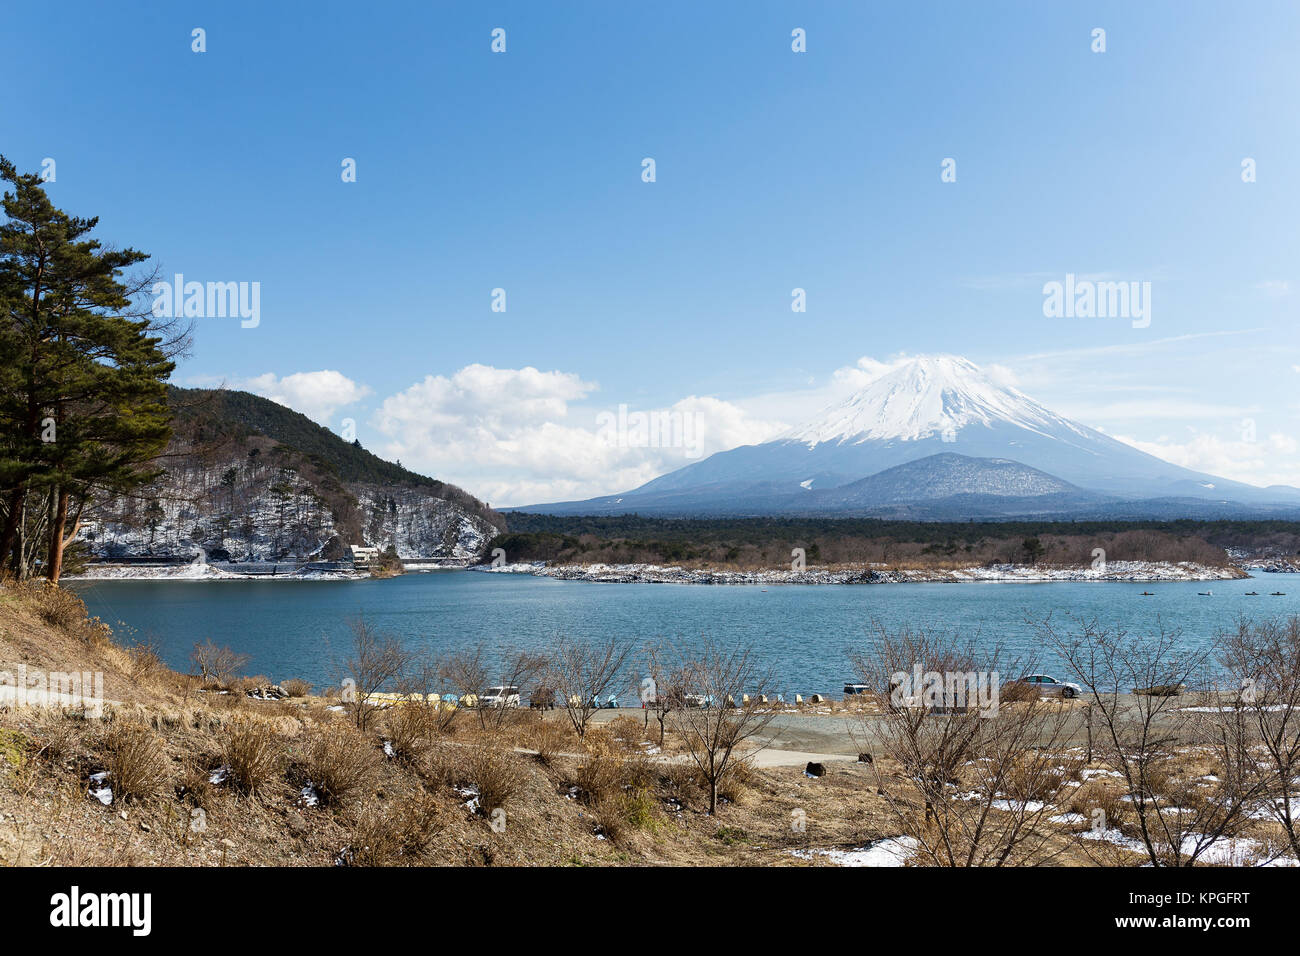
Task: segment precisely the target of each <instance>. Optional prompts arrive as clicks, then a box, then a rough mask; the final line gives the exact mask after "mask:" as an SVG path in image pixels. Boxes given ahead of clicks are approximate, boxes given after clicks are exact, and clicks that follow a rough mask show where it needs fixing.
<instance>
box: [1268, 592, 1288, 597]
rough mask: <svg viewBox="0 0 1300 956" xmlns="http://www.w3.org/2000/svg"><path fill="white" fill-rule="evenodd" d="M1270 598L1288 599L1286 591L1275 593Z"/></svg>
mask: <svg viewBox="0 0 1300 956" xmlns="http://www.w3.org/2000/svg"><path fill="white" fill-rule="evenodd" d="M1269 596H1270V597H1286V592H1285V591H1274V592H1273V593H1272V594H1271V595H1269Z"/></svg>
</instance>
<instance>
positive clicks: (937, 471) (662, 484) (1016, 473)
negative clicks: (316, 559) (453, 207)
mask: <svg viewBox="0 0 1300 956" xmlns="http://www.w3.org/2000/svg"><path fill="white" fill-rule="evenodd" d="M514 510H517V511H526V512H533V513H544V514H557V515H572V514H627V513H632V512H636V513H640V514H654V515H664V516H669V515H672V516H711V515H777V514H819V515H855V516H885V517H900V518H901V517H911V518H915V519H917V520H927V519H933V520H954V519H964V518H967V517H970V518H996V517H1024V516H1031V515H1040V516H1053V517H1067V516H1079V517H1084V516H1086V517H1093V518H1097V517H1198V518H1209V517H1233V516H1241V515H1248V514H1249V515H1261V516H1263V515H1272V516H1279V517H1280V516H1294V515H1300V489H1297V488H1292V487H1289V486H1280V485H1275V486H1271V487H1268V488H1259V487H1256V486H1254V485H1248V484H1245V483H1243V482H1238V481H1230V480H1228V479H1224V478H1218V477H1215V476H1214V475H1208V474H1203V473H1201V472H1196V471H1192V470H1190V469H1187V468H1182V467H1180V466H1178V465H1174V464H1171V463H1169V462H1167V461H1162V460H1161V459H1159V458H1156V457H1155V456H1154V455H1149V454H1147V453H1146V452H1143V451H1139V450H1138V449H1136V448H1134V447H1132V446H1131V445H1126V444H1124V443H1123V442H1120V441H1116V440H1115V439H1113V438H1110V437H1109V436H1107V435H1104V434H1102V433H1101V432H1099V431H1097V430H1096V429H1093V428H1088V427H1087V426H1086V425H1081V424H1079V423H1078V422H1074V421H1071V420H1070V419H1068V418H1065V417H1063V416H1061V415H1058V414H1056V413H1055V412H1052V411H1050V410H1048V409H1047V408H1045V407H1043V406H1042V405H1040V404H1039V403H1038V402H1036V401H1034V400H1033V399H1032V398H1030V397H1029V396H1027V395H1025V394H1024V393H1022V392H1020V391H1018V390H1016V389H1014V388H1009V387H1006V386H1004V385H1000V384H998V383H997V382H995V381H994V380H993V379H992V378H991V377H990V376H988V375H987V374H986V373H985V372H984V371H982V370H981V369H980V368H979V367H978V366H976V365H975V364H974V363H973V362H970V361H968V360H966V359H964V358H959V357H956V356H949V355H937V356H922V357H918V358H915V359H912V360H910V361H908V362H906V363H904V364H903V365H901V366H899V367H897V368H895V369H893V370H892V371H890V372H889V373H887V374H885V375H883V376H881V377H880V378H878V379H876V380H875V381H873V382H871V383H870V384H868V385H867V386H866V387H865V388H863V389H862V390H861V391H859V392H857V393H856V394H854V395H852V396H851V397H850V398H848V399H847V400H846V401H844V402H841V403H840V404H838V405H834V406H832V407H831V408H828V409H826V411H825V412H823V413H822V414H821V415H820V416H818V418H817V419H815V420H814V421H811V422H808V423H805V424H803V425H800V426H799V427H797V428H794V429H791V430H790V431H789V432H787V433H786V434H784V435H781V436H780V437H778V438H776V439H774V440H772V441H768V442H764V443H763V444H760V445H745V446H742V447H740V448H733V449H731V450H730V451H724V452H719V453H717V454H715V455H712V456H710V457H709V458H706V459H705V460H703V461H701V462H697V463H695V464H691V465H687V466H686V467H684V468H681V469H678V470H677V471H674V472H671V473H669V474H667V475H663V476H662V477H659V478H656V479H654V480H653V481H650V482H647V483H646V484H644V485H642V486H641V487H639V488H636V489H634V490H632V491H628V492H624V493H623V494H620V495H608V496H605V497H601V498H591V499H588V500H586V501H566V502H555V503H551V504H538V505H530V506H527V507H523V508H517V509H514Z"/></svg>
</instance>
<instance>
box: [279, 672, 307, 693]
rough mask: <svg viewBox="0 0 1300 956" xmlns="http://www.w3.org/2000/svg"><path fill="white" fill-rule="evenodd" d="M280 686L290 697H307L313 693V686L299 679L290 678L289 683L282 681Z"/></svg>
mask: <svg viewBox="0 0 1300 956" xmlns="http://www.w3.org/2000/svg"><path fill="white" fill-rule="evenodd" d="M280 686H281V687H283V688H284V691H285V693H286V694H288V695H289V696H290V697H306V696H307V695H308V694H310V693H311V684H310V683H309V682H308V681H305V680H302V679H301V678H299V677H290V678H289V679H288V680H287V681H282V682H281V684H280Z"/></svg>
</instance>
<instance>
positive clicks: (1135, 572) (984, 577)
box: [470, 561, 1251, 585]
mask: <svg viewBox="0 0 1300 956" xmlns="http://www.w3.org/2000/svg"><path fill="white" fill-rule="evenodd" d="M470 570H472V571H481V572H483V573H485V574H529V575H533V576H535V577H547V578H555V579H557V580H562V581H592V582H600V583H611V584H700V585H728V584H767V585H776V584H800V585H813V584H822V585H836V584H838V585H848V584H923V583H929V584H969V583H977V582H990V583H992V582H1004V583H1017V582H1018V583H1050V582H1053V581H1097V582H1128V583H1135V584H1136V583H1150V584H1160V583H1169V582H1179V581H1181V582H1190V581H1236V580H1243V579H1248V578H1250V577H1251V575H1250V574H1248V573H1247V572H1246V571H1244V570H1242V569H1240V568H1236V567H1222V568H1218V567H1210V566H1208V565H1202V564H1196V563H1195V562H1191V561H1182V562H1177V563H1170V562H1150V561H1112V562H1110V563H1109V564H1108V565H1107V567H1106V569H1105V570H1104V571H1102V570H1096V569H1094V568H1092V567H1091V566H1074V567H1065V566H1053V567H1046V566H1040V567H1023V566H1020V565H995V566H993V567H972V568H958V569H920V568H918V569H895V568H879V567H863V566H858V567H848V568H837V569H831V568H825V567H822V568H818V567H812V568H805V569H803V570H799V571H795V570H786V569H781V570H776V569H773V570H761V571H731V570H726V569H721V568H683V567H681V566H678V565H657V564H564V565H548V564H545V563H536V564H527V563H523V564H506V565H501V566H500V567H495V568H494V567H485V566H475V567H471V568H470Z"/></svg>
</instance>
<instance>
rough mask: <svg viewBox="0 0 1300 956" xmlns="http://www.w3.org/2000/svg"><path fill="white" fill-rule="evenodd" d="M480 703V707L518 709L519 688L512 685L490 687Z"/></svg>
mask: <svg viewBox="0 0 1300 956" xmlns="http://www.w3.org/2000/svg"><path fill="white" fill-rule="evenodd" d="M478 703H479V706H480V707H518V706H519V688H518V687H515V686H514V685H512V684H506V685H497V686H496V687H489V688H488V689H487V690H485V691H484V692H483V696H482V697H480V698H479V701H478Z"/></svg>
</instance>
